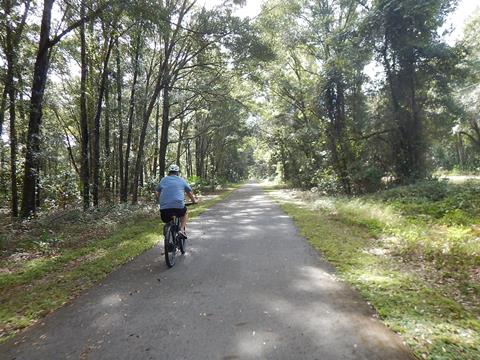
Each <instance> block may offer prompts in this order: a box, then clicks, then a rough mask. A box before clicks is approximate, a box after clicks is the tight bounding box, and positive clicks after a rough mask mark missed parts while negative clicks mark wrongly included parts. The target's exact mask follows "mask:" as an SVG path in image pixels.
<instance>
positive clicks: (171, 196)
mask: <svg viewBox="0 0 480 360" xmlns="http://www.w3.org/2000/svg"><path fill="white" fill-rule="evenodd" d="M179 173H180V168H179V166H178V165H176V164H173V165H170V166H169V168H168V176H165V177H164V178H163V179H162V180H161V181H160V183H159V184H158V186H157V187H156V189H155V193H156V195H157V198H158V197H160V199H159V202H160V215H161V218H162V221H163V222H165V223H167V222H169V221H170V220H171V219H172V217H173V216H177V217H179V218H180V231H179V233H180V234H181V235H182V236H184V237H185V239H186V238H187V233H186V226H187V220H188V215H187V207H186V206H185V196H184V194H187V196H188V197H189V198H190V200H192V203H194V204H195V203H197V202H198V201H197V198H196V197H195V195H194V194H193V191H192V188H191V187H190V185H189V184H188V183H187V182H186V181H185V179H183V178H181V177H180V176H179Z"/></svg>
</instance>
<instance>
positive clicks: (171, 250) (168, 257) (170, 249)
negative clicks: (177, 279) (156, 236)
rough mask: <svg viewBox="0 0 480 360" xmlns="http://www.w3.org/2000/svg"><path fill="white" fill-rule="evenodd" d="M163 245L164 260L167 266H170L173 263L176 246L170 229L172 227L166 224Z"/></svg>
mask: <svg viewBox="0 0 480 360" xmlns="http://www.w3.org/2000/svg"><path fill="white" fill-rule="evenodd" d="M164 245H165V262H166V263H167V266H168V267H169V268H171V267H172V266H173V265H175V255H176V252H177V248H176V246H175V237H174V234H173V231H172V227H171V226H170V225H169V224H167V225H165V230H164Z"/></svg>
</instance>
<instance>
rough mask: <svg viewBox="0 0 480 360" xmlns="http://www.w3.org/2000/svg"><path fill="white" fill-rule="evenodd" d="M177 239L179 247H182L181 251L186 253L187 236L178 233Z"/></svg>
mask: <svg viewBox="0 0 480 360" xmlns="http://www.w3.org/2000/svg"><path fill="white" fill-rule="evenodd" d="M177 241H178V247H179V248H180V252H181V253H182V255H183V254H185V250H186V248H187V242H186V240H185V238H184V237H183V236H181V235H177Z"/></svg>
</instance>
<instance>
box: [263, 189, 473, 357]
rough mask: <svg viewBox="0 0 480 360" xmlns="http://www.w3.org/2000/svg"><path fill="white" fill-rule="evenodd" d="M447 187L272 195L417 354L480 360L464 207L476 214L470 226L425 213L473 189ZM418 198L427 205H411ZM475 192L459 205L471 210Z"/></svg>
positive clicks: (470, 245) (469, 230)
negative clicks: (329, 194)
mask: <svg viewBox="0 0 480 360" xmlns="http://www.w3.org/2000/svg"><path fill="white" fill-rule="evenodd" d="M425 186H426V187H430V186H432V188H430V189H426V188H424V187H425ZM440 186H443V185H440ZM469 186H470V185H468V186H467V187H469ZM446 187H447V189H446V191H445V193H444V194H443V195H441V196H436V195H435V194H434V193H435V192H436V191H437V190H438V189H437V188H436V186H435V185H432V184H429V185H425V184H420V185H418V186H417V187H404V188H399V189H395V190H391V191H389V192H384V193H379V194H377V195H374V196H368V197H362V198H328V197H319V196H318V195H315V194H312V193H307V192H294V193H292V192H289V191H284V190H283V191H282V190H276V191H271V194H272V196H273V197H274V198H275V199H276V200H277V201H279V202H280V204H281V206H282V208H283V209H284V210H285V212H287V213H288V214H289V215H290V216H291V217H292V218H293V219H294V221H295V223H296V225H297V226H298V228H299V229H300V231H301V233H302V235H304V236H305V237H306V238H307V239H308V240H309V241H310V242H311V244H312V245H313V246H314V247H315V248H316V249H318V250H319V251H320V252H321V253H322V254H324V256H325V257H326V258H327V259H328V261H330V262H331V263H332V264H333V265H334V266H335V267H336V269H337V271H338V275H339V276H340V277H341V278H342V279H344V280H345V281H346V282H348V283H350V284H352V285H353V286H354V287H356V288H357V289H358V290H359V291H360V292H361V293H362V295H363V296H364V297H365V298H366V299H367V300H368V301H369V302H370V303H371V304H372V305H373V306H374V307H375V308H376V310H377V312H378V314H379V316H380V318H381V319H382V320H383V321H384V322H385V323H386V324H387V325H388V326H389V327H391V328H392V329H393V330H395V331H396V332H398V333H399V334H401V336H402V337H403V338H404V339H405V341H406V342H407V343H408V345H409V346H410V347H411V348H412V350H413V351H414V353H415V354H416V355H417V356H418V357H419V358H428V359H480V321H479V319H480V309H479V301H478V300H479V294H480V287H479V284H478V280H477V279H475V278H473V277H472V275H471V274H472V271H473V270H475V269H478V266H479V264H480V263H479V254H480V252H479V250H480V244H479V242H478V234H477V233H476V230H475V226H476V225H475V224H478V219H479V216H478V215H479V213H478V212H476V211H470V210H465V211H468V213H469V216H471V217H472V219H474V220H472V222H471V223H469V225H465V224H463V223H462V224H460V223H458V222H456V223H454V224H453V225H452V222H446V221H445V217H444V215H441V216H440V215H439V214H438V213H436V212H435V215H432V214H430V213H429V211H428V210H429V209H431V208H435V205H436V204H441V205H442V206H443V205H444V204H445V203H447V204H450V203H451V204H455V205H452V206H451V207H455V206H458V205H456V204H461V202H462V200H461V199H460V198H463V199H464V200H466V199H468V197H470V196H472V193H471V191H474V190H472V186H470V187H469V188H468V189H463V190H465V192H464V194H468V195H465V196H463V197H462V196H461V197H459V196H458V194H459V193H462V191H458V189H454V188H452V187H450V185H446ZM473 187H475V185H473ZM444 190H445V189H444ZM399 194H402V195H401V196H399ZM420 198H423V199H424V202H423V203H422V204H423V206H424V207H413V206H410V204H411V203H415V202H416V200H418V199H420ZM455 198H457V200H458V199H460V201H459V202H456V201H457V200H455ZM407 199H408V200H407ZM476 199H478V198H476ZM476 199H472V201H471V202H470V204H466V203H464V204H463V205H461V206H462V207H460V206H458V208H460V209H471V207H472V203H475V202H476ZM442 211H443V210H442ZM446 213H449V212H448V211H444V214H446ZM475 219H477V220H476V221H475ZM449 224H450V225H449Z"/></svg>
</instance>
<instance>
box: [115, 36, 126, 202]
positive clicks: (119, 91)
mask: <svg viewBox="0 0 480 360" xmlns="http://www.w3.org/2000/svg"><path fill="white" fill-rule="evenodd" d="M116 45H117V53H116V55H117V56H116V57H117V74H116V76H117V121H118V177H117V181H118V182H119V184H117V189H119V194H120V201H121V198H122V194H123V192H124V190H123V121H122V120H123V114H122V83H123V81H122V68H121V66H120V63H121V62H120V48H119V46H120V44H119V42H118V38H117V39H116Z"/></svg>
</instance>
